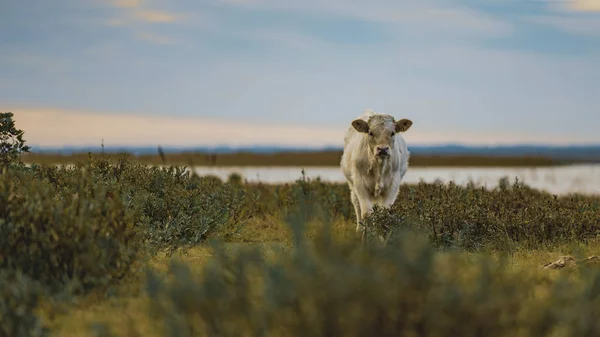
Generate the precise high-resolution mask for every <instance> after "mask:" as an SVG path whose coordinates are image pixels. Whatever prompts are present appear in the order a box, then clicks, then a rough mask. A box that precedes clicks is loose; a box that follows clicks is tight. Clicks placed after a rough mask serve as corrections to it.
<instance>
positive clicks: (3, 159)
mask: <svg viewBox="0 0 600 337" xmlns="http://www.w3.org/2000/svg"><path fill="white" fill-rule="evenodd" d="M13 117H14V115H13V113H12V112H5V113H1V112H0V170H1V169H2V168H5V167H9V166H14V165H18V164H21V155H22V154H23V153H26V152H29V150H30V147H29V146H27V145H25V140H24V139H23V135H24V134H25V132H24V131H23V130H20V129H17V128H16V126H15V121H14V120H13Z"/></svg>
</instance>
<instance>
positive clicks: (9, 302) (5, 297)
mask: <svg viewBox="0 0 600 337" xmlns="http://www.w3.org/2000/svg"><path fill="white" fill-rule="evenodd" d="M43 293H44V291H43V287H42V286H41V285H40V284H39V283H38V282H35V281H33V280H32V279H31V278H29V277H27V276H26V275H23V274H21V273H18V272H13V271H7V270H1V271H0V336H7V337H8V336H14V337H41V336H48V335H49V330H48V329H47V328H46V327H45V326H44V325H43V322H42V321H41V320H40V318H39V317H38V316H37V314H36V312H35V311H36V309H37V306H38V304H39V302H40V300H41V298H42V295H43Z"/></svg>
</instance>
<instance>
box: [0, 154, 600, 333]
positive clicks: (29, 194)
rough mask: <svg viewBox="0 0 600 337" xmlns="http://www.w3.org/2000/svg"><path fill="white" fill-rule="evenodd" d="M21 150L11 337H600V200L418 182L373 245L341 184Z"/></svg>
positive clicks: (10, 160)
mask: <svg viewBox="0 0 600 337" xmlns="http://www.w3.org/2000/svg"><path fill="white" fill-rule="evenodd" d="M14 146H15V148H17V149H19V147H18V146H17V145H14ZM21 150H22V148H21ZM17 152H19V151H13V152H9V153H8V154H7V153H4V152H2V153H1V154H2V155H3V158H5V159H6V160H3V161H2V163H3V164H2V165H3V167H2V170H1V171H0V205H1V206H0V241H1V242H0V267H1V269H0V270H1V272H0V284H1V285H2V286H1V287H0V296H1V297H2V298H0V303H2V306H1V307H0V308H1V311H2V312H1V315H0V317H1V318H0V319H1V321H0V323H1V324H0V326H1V328H2V330H0V336H45V335H54V336H398V335H406V336H445V335H456V336H475V335H477V336H480V335H486V336H511V335H512V336H593V335H598V333H600V320H597V319H596V318H597V317H598V316H599V315H600V269H599V268H598V266H599V264H597V261H598V259H594V258H591V259H589V260H585V258H586V257H590V256H596V255H599V254H600V248H599V247H598V242H599V241H598V240H599V239H600V237H599V235H598V233H599V230H600V196H584V195H578V194H570V195H561V196H556V195H552V194H550V193H547V192H543V191H540V190H536V189H533V188H530V187H528V186H526V185H523V184H521V183H518V182H516V183H513V182H512V181H511V180H509V179H502V180H501V181H499V184H498V187H496V188H494V189H484V188H479V187H476V186H458V185H455V184H453V183H446V184H442V183H419V184H405V185H403V186H402V189H401V192H400V195H399V197H398V200H397V202H396V204H395V205H394V206H393V207H392V208H391V209H389V210H381V209H379V210H376V212H375V213H374V215H373V217H371V218H370V219H368V223H367V227H368V233H369V240H368V243H367V245H366V246H364V247H363V246H361V244H360V240H359V238H357V236H356V234H355V223H354V221H355V220H354V219H355V217H354V213H353V208H352V205H351V203H350V200H349V191H348V188H347V186H346V185H345V184H341V183H329V182H323V181H320V180H318V179H308V178H301V179H298V180H297V181H295V182H292V183H288V184H276V185H270V184H263V183H247V182H244V181H243V180H242V179H240V177H239V176H236V175H232V176H230V177H228V179H227V180H225V181H223V180H221V179H218V178H216V177H214V176H198V175H195V174H194V173H193V172H189V171H187V170H185V169H184V168H183V167H179V166H171V165H170V164H169V165H167V166H164V167H159V166H148V165H146V164H145V163H143V162H140V161H139V160H137V159H135V158H131V157H128V156H118V157H115V156H106V155H102V154H95V155H91V156H88V157H86V158H85V159H84V158H82V159H81V161H78V162H77V163H76V164H75V165H69V166H59V165H55V163H50V162H45V163H37V164H36V163H33V164H32V162H31V161H30V162H29V163H30V164H31V165H23V163H22V162H21V157H20V155H19V156H17ZM3 158H0V159H3ZM30 158H31V157H30ZM379 237H383V238H384V241H381V240H380V239H379ZM563 256H569V257H568V258H563V261H565V265H564V267H562V268H560V267H561V265H560V264H559V268H542V266H544V265H545V264H547V263H548V262H553V261H556V260H558V259H559V258H561V257H563Z"/></svg>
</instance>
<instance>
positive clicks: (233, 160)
mask: <svg viewBox="0 0 600 337" xmlns="http://www.w3.org/2000/svg"><path fill="white" fill-rule="evenodd" d="M91 154H92V156H93V157H98V156H108V157H111V158H115V159H116V158H118V157H119V156H122V155H128V156H131V157H132V158H134V159H136V160H138V161H140V162H142V163H146V164H152V165H162V164H167V165H184V166H188V167H191V166H216V167H219V166H222V167H231V166H305V167H315V166H322V167H327V166H329V167H331V166H339V162H340V158H341V155H342V152H341V151H313V152H307V151H302V152H277V153H248V152H246V153H223V154H214V153H212V154H211V153H203V152H189V153H165V154H164V160H163V158H162V157H161V156H160V155H159V154H143V155H133V154H131V153H127V152H124V153H104V154H103V153H101V152H92V153H91ZM88 157H89V154H88V152H81V153H74V154H68V155H60V154H50V153H31V154H25V155H24V156H23V161H24V162H25V163H28V164H32V163H36V164H61V163H67V164H74V163H84V162H86V161H87V160H88ZM594 159H596V160H591V159H577V158H574V159H568V158H560V159H558V158H550V157H547V156H541V155H538V156H515V155H513V156H500V155H472V154H456V155H455V154H413V155H411V159H410V165H411V166H413V167H540V166H561V165H571V164H585V163H588V164H589V163H600V161H599V160H597V158H594Z"/></svg>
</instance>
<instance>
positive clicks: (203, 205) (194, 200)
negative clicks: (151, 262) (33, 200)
mask: <svg viewBox="0 0 600 337" xmlns="http://www.w3.org/2000/svg"><path fill="white" fill-rule="evenodd" d="M36 174H37V175H38V176H39V177H41V178H42V179H45V180H47V181H49V182H50V183H51V184H53V185H54V186H55V187H56V188H58V189H67V190H71V189H72V188H73V185H72V184H71V182H70V181H69V180H68V179H66V177H76V176H77V177H84V176H89V179H91V181H93V182H94V184H97V185H99V186H106V188H108V189H110V190H111V191H115V195H117V194H118V195H119V196H120V197H121V198H122V202H123V203H124V204H125V205H126V206H127V208H128V209H130V210H135V211H136V212H137V213H138V214H139V217H138V218H136V220H135V224H136V228H137V230H138V233H139V234H140V235H142V236H143V238H144V241H145V243H146V244H147V245H148V246H149V247H148V248H149V251H150V252H159V251H167V252H169V253H173V252H175V251H176V250H178V249H188V248H190V247H192V246H194V245H197V244H199V243H201V242H203V241H204V240H206V239H207V238H209V237H210V236H212V235H216V236H219V235H222V236H224V237H226V236H227V235H228V234H230V233H232V232H234V231H235V229H236V228H237V227H239V226H241V225H243V224H244V223H245V221H247V220H248V219H249V218H250V216H251V215H252V214H251V213H250V212H249V211H248V210H249V209H251V208H252V207H250V206H249V204H248V200H249V199H248V197H247V193H246V190H244V189H243V187H242V186H237V185H231V184H229V183H223V182H222V181H221V180H220V179H218V178H214V177H210V176H207V177H199V176H197V175H195V174H190V173H189V172H188V171H187V170H186V168H185V167H178V166H169V167H158V166H147V165H144V164H140V163H138V162H135V161H132V160H131V159H130V157H128V156H122V157H120V158H118V159H117V160H114V159H110V158H107V157H100V158H93V157H91V158H90V159H89V161H88V163H87V164H78V165H75V166H73V167H69V166H61V167H50V166H43V167H38V168H36Z"/></svg>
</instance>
